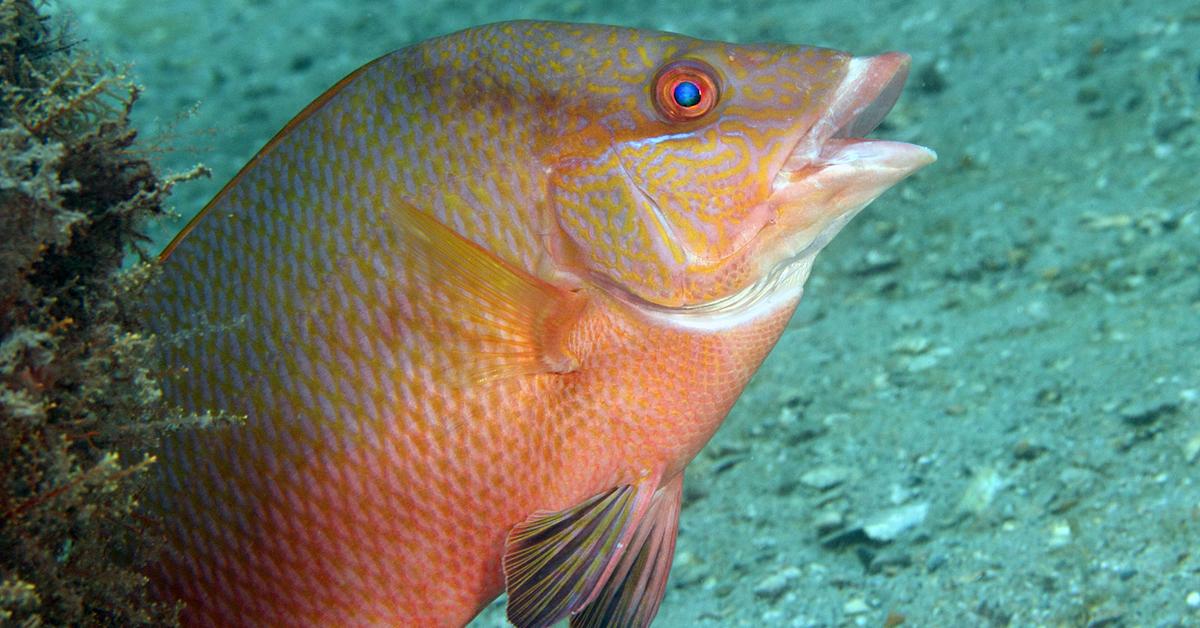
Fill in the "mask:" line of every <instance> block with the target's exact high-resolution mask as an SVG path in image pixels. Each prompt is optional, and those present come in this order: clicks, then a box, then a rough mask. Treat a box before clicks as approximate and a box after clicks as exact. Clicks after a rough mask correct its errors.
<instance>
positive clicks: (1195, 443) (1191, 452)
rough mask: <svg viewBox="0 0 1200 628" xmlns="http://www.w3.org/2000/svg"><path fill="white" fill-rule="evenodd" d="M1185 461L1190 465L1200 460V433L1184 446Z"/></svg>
mask: <svg viewBox="0 0 1200 628" xmlns="http://www.w3.org/2000/svg"><path fill="white" fill-rule="evenodd" d="M1183 459H1184V460H1187V461H1188V464H1194V463H1195V462H1196V461H1197V460H1200V433H1197V434H1196V435H1195V436H1192V438H1191V439H1190V440H1188V442H1186V443H1184V444H1183Z"/></svg>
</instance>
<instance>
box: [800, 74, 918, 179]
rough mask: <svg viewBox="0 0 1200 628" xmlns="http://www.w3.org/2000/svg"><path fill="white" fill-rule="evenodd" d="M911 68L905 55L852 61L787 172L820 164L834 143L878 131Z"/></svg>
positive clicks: (810, 128) (801, 139) (902, 87)
mask: <svg viewBox="0 0 1200 628" xmlns="http://www.w3.org/2000/svg"><path fill="white" fill-rule="evenodd" d="M911 65H912V59H911V57H909V56H908V55H907V54H904V53H902V52H887V53H883V54H880V55H876V56H873V57H852V58H851V59H850V61H849V62H848V63H847V68H846V74H845V76H843V77H842V82H841V83H840V84H839V85H838V87H837V90H836V91H835V92H834V94H833V96H832V97H831V98H830V101H829V104H828V105H827V106H826V108H825V113H824V114H823V115H822V116H821V117H820V118H818V119H817V121H816V122H814V123H813V125H812V126H811V127H809V129H808V132H806V133H805V134H804V135H803V136H801V137H800V138H799V140H798V141H797V142H796V144H795V146H793V148H792V151H791V154H790V155H789V156H788V159H787V162H786V164H785V165H784V170H794V169H796V168H797V167H800V166H803V165H811V164H814V163H819V162H820V161H821V154H822V151H823V150H824V148H825V146H826V143H827V142H828V141H829V140H831V139H835V138H864V137H866V136H867V135H868V134H869V133H870V132H871V131H873V130H875V128H876V127H877V126H879V123H880V122H882V121H883V119H884V117H885V116H887V114H888V112H890V111H891V110H892V107H893V106H894V105H895V104H896V101H897V100H898V99H899V98H900V93H901V91H903V89H904V83H905V81H906V80H907V79H908V70H909V67H910V66H911Z"/></svg>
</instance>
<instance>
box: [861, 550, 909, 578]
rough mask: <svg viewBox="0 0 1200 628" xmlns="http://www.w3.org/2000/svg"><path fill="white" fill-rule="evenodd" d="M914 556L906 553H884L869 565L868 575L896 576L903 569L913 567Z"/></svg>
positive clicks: (874, 558)
mask: <svg viewBox="0 0 1200 628" xmlns="http://www.w3.org/2000/svg"><path fill="white" fill-rule="evenodd" d="M912 562H913V560H912V556H909V555H908V554H906V553H904V552H897V551H886V550H885V551H882V552H879V553H878V554H876V555H875V556H874V557H873V558H872V559H871V562H870V563H868V564H867V573H870V574H877V573H887V574H895V573H896V572H898V571H900V570H901V569H905V568H907V567H912Z"/></svg>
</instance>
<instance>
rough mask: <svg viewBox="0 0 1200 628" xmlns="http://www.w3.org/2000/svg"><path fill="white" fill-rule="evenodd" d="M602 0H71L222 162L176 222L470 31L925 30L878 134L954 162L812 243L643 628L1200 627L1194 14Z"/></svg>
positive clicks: (148, 131) (190, 134) (833, 35)
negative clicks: (394, 74) (327, 106)
mask: <svg viewBox="0 0 1200 628" xmlns="http://www.w3.org/2000/svg"><path fill="white" fill-rule="evenodd" d="M194 5H202V6H200V7H199V8H197V7H196V6H194ZM599 5H600V3H585V2H565V3H559V2H546V3H519V4H516V3H514V4H511V5H510V4H504V3H487V2H478V3H472V2H421V3H412V4H408V3H400V2H384V1H371V0H357V1H351V2H320V3H315V2H314V3H309V2H284V1H268V0H257V1H251V0H246V1H242V2H216V1H212V2H206V3H183V2H180V3H177V4H172V3H162V4H158V3H147V2H144V1H142V0H95V1H93V2H84V1H82V0H76V1H73V2H72V1H68V2H65V3H64V5H63V6H62V7H60V12H66V13H68V14H70V15H73V16H74V17H73V19H75V20H76V21H77V23H78V26H77V30H78V32H79V33H80V35H81V36H83V37H84V38H85V39H86V40H87V42H86V45H88V46H90V47H92V48H94V49H96V50H98V51H100V52H102V53H103V54H105V55H106V56H108V57H109V58H111V59H113V60H117V61H128V62H131V63H132V64H133V65H132V66H131V68H130V72H131V74H132V75H133V76H134V78H135V79H136V80H137V81H139V82H140V83H142V84H143V85H145V87H146V91H145V93H144V94H143V97H142V100H141V102H140V103H139V108H138V110H137V116H138V124H139V125H140V126H141V128H142V129H143V138H144V141H146V142H147V143H148V144H149V145H150V146H152V147H154V149H153V150H154V152H155V154H156V158H157V160H158V161H159V163H160V165H161V166H162V167H163V168H165V169H167V170H172V169H174V170H184V169H187V168H189V167H190V166H191V165H192V164H194V163H196V162H198V161H199V162H204V163H205V164H207V165H208V166H210V167H211V168H212V169H213V171H214V177H213V178H212V179H211V180H209V181H204V182H200V183H194V184H188V185H186V186H183V187H182V188H181V189H180V190H179V193H178V194H177V195H176V196H175V197H174V198H175V203H176V209H177V210H178V212H179V213H180V214H181V220H182V219H184V218H186V216H188V215H190V214H192V213H194V212H195V211H196V210H198V209H199V207H200V206H201V205H202V204H203V203H204V201H205V200H207V198H209V197H210V196H211V195H212V194H213V193H215V191H216V190H217V189H218V188H219V187H220V185H221V184H223V183H224V181H226V180H227V179H228V178H229V177H230V176H232V174H233V173H234V172H235V171H236V169H237V168H238V167H240V165H241V164H243V163H245V161H246V160H247V159H249V158H250V157H251V156H252V155H253V153H254V152H255V151H256V150H257V148H258V147H259V146H261V144H262V143H263V142H264V141H266V139H267V138H269V137H270V135H272V134H273V133H274V132H275V131H276V130H277V129H278V128H279V127H280V126H281V125H282V124H283V123H284V122H286V121H287V120H288V119H289V118H290V117H291V115H293V114H294V113H295V112H296V111H298V110H299V109H300V108H302V107H303V106H304V105H305V104H307V103H308V102H309V101H310V100H311V99H312V98H313V97H315V96H316V95H318V94H320V93H321V92H322V91H323V90H324V88H325V87H327V86H328V85H330V84H331V83H333V82H335V81H336V80H337V79H339V78H340V77H341V76H343V75H344V74H346V73H347V72H349V71H351V70H353V69H354V68H355V67H357V66H359V65H361V64H362V63H364V62H365V61H368V60H370V59H372V58H374V57H376V56H378V55H380V54H383V53H384V52H387V51H389V50H391V49H394V48H396V47H399V46H402V45H404V44H406V43H410V42H412V41H416V40H419V39H423V38H426V37H428V36H432V35H436V34H441V33H445V32H449V31H452V30H456V29H459V28H462V27H466V26H470V25H473V24H478V23H483V22H488V21H495V20H499V19H508V18H515V17H527V18H547V19H566V20H578V21H597V22H608V23H616V24H623V25H630V26H639V27H647V28H660V29H667V30H674V31H678V32H683V33H687V34H690V35H695V36H700V37H706V38H716V39H726V40H734V41H756V40H778V41H788V42H795V43H807V44H817V45H825V46H831V47H835V48H840V49H845V50H849V51H853V52H856V53H860V54H868V53H875V52H881V51H884V50H902V51H905V52H908V53H910V54H911V55H912V56H913V60H914V68H913V75H912V78H911V79H910V84H909V87H908V89H907V90H906V93H905V94H904V96H903V98H902V99H901V101H900V103H899V104H898V106H897V107H896V109H895V110H894V111H893V113H892V114H891V115H890V116H889V118H888V123H887V124H886V125H885V126H884V127H883V128H882V129H881V130H880V132H879V134H880V135H882V136H885V137H888V138H895V139H900V140H905V141H912V142H916V143H920V144H923V145H926V146H930V147H933V148H935V149H936V150H937V151H938V153H939V155H940V160H939V162H938V163H937V164H935V165H934V166H932V167H930V168H928V169H926V170H924V171H922V172H921V173H919V174H918V175H917V176H915V177H914V178H912V179H910V180H909V181H907V182H905V183H904V184H902V185H901V186H899V187H898V188H897V189H895V190H893V191H891V192H889V193H888V194H887V195H886V196H884V197H883V198H882V199H880V200H879V201H877V202H876V203H875V204H874V205H873V206H872V207H871V208H870V209H868V210H867V211H866V212H864V214H862V215H861V216H860V217H859V218H858V219H856V221H855V222H854V223H853V224H852V225H851V226H850V227H849V228H847V229H846V230H845V231H844V232H843V233H842V234H841V235H840V236H838V238H837V239H836V240H835V241H834V243H833V244H832V245H831V246H830V247H829V248H828V250H826V251H825V252H824V253H823V254H822V255H821V257H820V259H819V261H818V262H817V266H816V269H815V271H814V274H813V277H812V279H811V280H810V282H809V285H808V288H807V291H806V296H805V301H804V303H803V304H802V305H801V307H800V310H799V311H798V312H797V314H796V317H795V319H794V320H793V322H792V325H791V327H790V328H789V331H788V333H787V334H786V335H785V336H784V338H783V339H782V340H781V342H780V344H779V346H778V347H777V348H776V350H775V352H774V353H773V354H772V356H771V357H770V358H769V359H768V361H767V363H766V364H765V365H764V367H763V369H762V371H761V372H760V374H759V376H758V377H757V378H756V380H755V381H754V382H753V383H752V384H751V386H750V388H749V389H748V390H747V392H746V394H745V396H744V398H743V399H742V401H741V402H740V403H739V404H738V406H737V407H736V408H735V409H734V411H733V412H732V414H731V415H730V417H729V419H728V421H727V422H726V425H725V426H724V427H723V428H722V430H721V431H720V433H718V435H717V436H716V438H715V439H714V441H713V442H712V443H711V445H710V446H709V447H708V448H707V449H706V450H705V452H703V453H702V454H701V455H700V457H699V458H698V459H697V460H696V462H695V463H693V465H692V466H691V467H690V468H689V474H688V488H687V495H686V497H687V502H686V504H685V508H684V511H683V514H682V520H681V526H680V536H679V541H678V548H677V555H676V562H675V567H674V570H673V573H672V581H671V584H670V588H669V591H668V594H667V598H666V601H665V602H664V604H663V608H662V611H661V613H660V615H659V619H658V622H657V624H656V625H660V626H692V625H711V626H726V625H746V626H758V625H778V626H835V625H869V626H878V625H881V624H883V623H884V622H886V621H889V619H888V618H889V617H891V618H892V619H891V620H892V621H898V620H899V619H901V618H903V619H904V620H905V624H904V625H914V626H931V625H988V626H1005V625H1016V626H1026V625H1065V626H1076V625H1078V626H1087V625H1095V626H1102V625H1103V626H1116V625H1131V626H1142V625H1145V626H1175V625H1200V599H1197V598H1200V453H1198V452H1200V360H1198V359H1197V354H1198V350H1197V347H1198V346H1200V184H1198V183H1197V175H1196V173H1197V170H1198V166H1200V52H1198V50H1197V46H1196V44H1195V42H1197V41H1200V7H1197V5H1196V4H1195V3H1194V2H1184V1H1167V2H1154V3H1151V2H1118V1H1115V0H1102V1H1095V2H1051V1H1041V2H1034V1H1031V2H999V3H948V2H942V3H935V2H931V1H922V2H835V1H827V2H809V3H794V2H789V3H764V2H754V3H751V2H745V3H741V4H729V3H717V2H691V3H686V4H683V3H681V4H676V5H670V4H657V3H647V2H611V3H604V8H600V6H599ZM173 229H174V227H168V228H165V229H164V230H163V233H162V234H161V235H162V236H163V237H166V235H167V234H168V233H169V232H171V231H172V230H173ZM502 618H503V614H502V610H501V609H499V608H498V607H493V608H491V609H489V610H488V612H487V613H485V614H484V615H483V616H482V617H481V618H480V619H479V620H477V624H478V625H480V626H492V625H501V623H502Z"/></svg>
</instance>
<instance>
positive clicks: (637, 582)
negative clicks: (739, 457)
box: [571, 473, 683, 628]
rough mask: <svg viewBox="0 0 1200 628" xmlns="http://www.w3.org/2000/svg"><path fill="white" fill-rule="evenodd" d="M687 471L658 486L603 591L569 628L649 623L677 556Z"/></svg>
mask: <svg viewBox="0 0 1200 628" xmlns="http://www.w3.org/2000/svg"><path fill="white" fill-rule="evenodd" d="M682 494H683V474H682V473H681V474H679V475H678V476H676V477H675V479H673V480H671V481H670V482H668V483H667V484H666V485H664V486H663V487H661V488H659V489H658V490H657V491H655V493H654V497H653V498H651V501H650V507H649V508H648V509H647V510H646V515H645V516H644V517H642V520H641V521H640V522H639V523H638V526H637V531H636V532H634V535H633V538H632V539H630V542H629V546H628V547H627V548H626V549H625V551H624V552H623V553H622V555H621V559H620V562H618V563H617V568H616V569H615V570H613V573H612V575H611V576H609V577H608V580H607V581H606V582H605V583H604V588H602V589H601V590H600V594H599V595H597V596H596V599H594V600H592V602H591V603H590V604H588V605H587V606H586V607H584V609H583V611H582V612H580V613H579V614H577V615H575V616H574V617H572V618H571V628H601V627H605V626H621V627H629V628H634V627H638V628H642V627H645V626H649V625H650V622H651V621H653V620H654V616H655V615H656V614H658V607H659V604H661V603H662V599H663V594H665V593H666V591H667V575H668V574H669V573H670V572H671V559H672V558H673V557H674V556H675V535H676V532H677V531H678V530H679V504H680V501H681V496H682Z"/></svg>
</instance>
